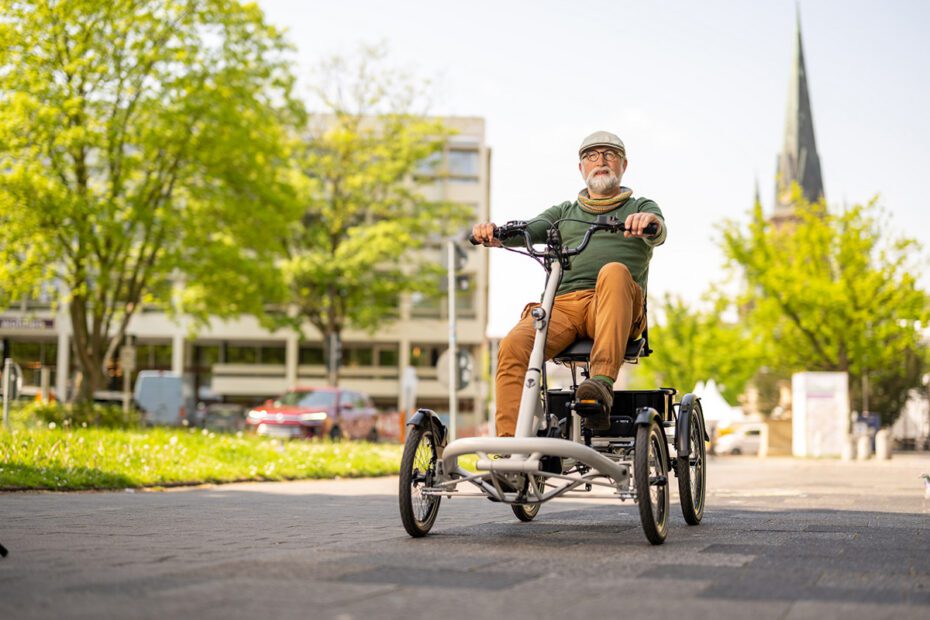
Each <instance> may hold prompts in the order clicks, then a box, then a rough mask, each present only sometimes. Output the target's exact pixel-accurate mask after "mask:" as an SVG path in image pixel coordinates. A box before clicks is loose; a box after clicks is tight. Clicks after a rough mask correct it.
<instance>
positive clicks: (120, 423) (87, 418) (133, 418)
mask: <svg viewBox="0 0 930 620" xmlns="http://www.w3.org/2000/svg"><path fill="white" fill-rule="evenodd" d="M24 409H25V410H26V412H27V413H28V414H31V416H32V417H34V418H35V419H36V420H39V421H41V422H42V423H43V425H48V424H50V423H53V422H54V423H55V425H56V426H58V427H59V428H66V427H69V426H70V427H72V428H74V427H83V426H97V427H103V428H134V427H138V426H140V425H141V422H142V419H141V416H140V414H139V412H138V411H136V410H135V409H130V410H129V412H128V413H124V412H123V409H122V407H120V406H119V405H101V404H97V403H76V404H73V405H62V404H60V403H33V404H31V405H26V406H25V407H24Z"/></svg>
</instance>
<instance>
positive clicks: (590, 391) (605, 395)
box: [575, 379, 614, 431]
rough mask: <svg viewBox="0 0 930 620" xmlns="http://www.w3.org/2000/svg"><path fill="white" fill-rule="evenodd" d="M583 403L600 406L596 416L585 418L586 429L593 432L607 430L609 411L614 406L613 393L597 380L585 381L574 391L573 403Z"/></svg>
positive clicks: (608, 426)
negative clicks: (587, 402) (595, 403)
mask: <svg viewBox="0 0 930 620" xmlns="http://www.w3.org/2000/svg"><path fill="white" fill-rule="evenodd" d="M584 401H589V402H590V401H596V402H597V403H598V404H599V405H600V411H598V413H597V415H592V416H588V417H587V418H585V423H586V424H587V426H588V428H590V429H591V430H593V431H606V430H607V429H609V428H610V409H611V408H612V407H613V404H614V393H613V391H611V390H610V388H608V387H607V386H606V385H604V383H602V382H601V381H598V380H597V379H585V380H584V381H583V382H582V383H581V385H579V386H578V389H577V390H576V391H575V402H578V403H584ZM592 404H593V403H592Z"/></svg>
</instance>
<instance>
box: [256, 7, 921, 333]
mask: <svg viewBox="0 0 930 620" xmlns="http://www.w3.org/2000/svg"><path fill="white" fill-rule="evenodd" d="M259 4H260V6H261V7H262V8H263V9H264V10H265V12H266V14H267V16H268V18H269V20H271V22H272V23H275V24H279V25H281V26H285V27H287V28H288V29H289V32H290V36H291V38H292V40H293V41H294V42H295V43H296V44H297V46H298V48H299V58H298V62H299V68H298V72H299V73H300V74H303V75H306V74H307V73H308V71H309V69H310V68H311V67H313V66H315V65H316V64H317V63H318V62H319V59H320V58H323V57H326V56H331V55H333V54H340V55H347V56H351V55H352V54H353V53H355V52H356V51H357V49H358V47H359V45H362V44H376V43H379V42H385V43H386V44H387V46H388V49H389V52H390V57H391V59H392V63H393V64H395V65H396V66H398V67H402V68H405V69H408V70H411V71H413V72H415V74H417V75H419V76H422V77H425V78H429V79H430V80H432V82H433V90H432V93H433V97H434V99H435V104H434V105H433V108H432V110H431V112H432V113H435V114H449V115H460V116H481V117H483V118H484V119H485V120H486V127H487V135H486V140H487V143H488V145H489V146H490V147H491V148H492V150H493V155H492V171H491V214H492V219H493V220H494V221H495V222H498V223H503V222H504V221H506V220H510V219H528V218H530V217H532V216H534V215H536V214H537V213H539V212H540V211H542V210H543V209H545V208H546V207H548V206H550V205H552V204H556V203H559V202H562V201H564V200H570V199H573V198H574V196H575V195H576V194H577V192H578V191H579V190H580V189H581V188H582V187H583V183H582V182H581V179H580V176H579V174H578V171H577V148H578V144H579V143H580V142H581V139H582V138H583V137H584V136H585V135H587V134H588V133H591V132H592V131H595V130H597V129H606V130H609V131H613V132H615V133H617V134H619V135H620V136H621V138H623V140H624V142H625V143H626V147H627V154H628V155H629V159H630V165H629V169H628V170H627V173H626V175H625V177H624V185H628V186H630V187H632V188H633V189H634V192H635V194H636V195H640V196H647V197H649V198H652V199H654V200H655V201H656V202H658V204H659V205H660V207H661V208H662V210H663V211H664V213H665V217H666V220H667V221H668V224H669V239H668V241H667V242H666V244H665V245H664V246H662V247H660V248H658V249H657V250H656V253H655V255H654V258H653V262H652V266H651V269H650V279H649V281H650V296H651V297H654V298H655V297H658V296H659V295H662V294H663V293H664V292H666V291H672V292H676V293H679V294H681V295H682V296H684V297H685V298H686V299H687V300H689V301H692V302H697V301H698V300H699V299H700V296H701V294H702V293H703V292H704V291H705V290H706V289H707V286H708V285H709V284H710V283H711V282H718V281H720V280H721V266H722V262H723V261H722V255H721V254H720V252H719V250H718V249H717V243H716V242H717V240H718V239H719V233H718V232H717V227H718V225H719V224H720V223H721V222H722V221H724V220H725V219H728V218H737V219H745V218H746V216H747V212H748V210H749V208H750V207H751V205H752V199H753V194H754V186H755V182H756V180H757V179H758V183H759V188H760V192H761V196H762V202H763V205H764V206H765V208H766V209H767V210H769V211H770V210H771V208H772V202H773V200H772V196H773V193H774V175H775V160H776V156H777V154H778V152H779V150H780V148H781V137H782V132H783V130H784V123H785V105H786V94H787V89H788V76H789V71H790V65H791V60H792V55H793V52H794V32H795V2H793V1H791V0H766V1H761V0H760V1H754V2H742V1H737V0H729V1H723V0H704V1H702V2H693V1H689V0H664V1H655V2H642V1H641V0H640V1H634V0H621V1H618V0H613V1H597V0H590V1H587V2H567V1H564V2H558V1H555V0H537V1H534V2H530V1H510V2H501V1H500V0H498V1H494V2H490V1H487V0H472V1H471V2H461V1H450V0H431V1H429V2H426V1H421V2H414V1H409V0H394V1H393V2H383V1H378V0H349V1H345V2H331V1H299V0H260V1H259ZM800 13H801V28H802V35H803V39H804V53H805V60H806V63H807V75H808V85H809V87H810V94H811V105H812V107H813V116H814V126H815V132H816V139H817V148H818V151H819V154H820V160H821V166H822V171H823V178H824V187H825V192H826V195H827V200H828V202H830V203H832V204H842V203H844V202H848V203H853V202H863V201H866V200H868V199H869V198H871V197H872V196H874V195H875V194H881V203H882V204H883V205H884V206H885V207H886V209H887V211H888V213H889V214H890V216H891V217H892V218H893V221H892V226H893V227H894V228H896V229H897V230H899V231H902V232H906V233H907V234H909V235H912V236H914V237H916V238H917V239H918V240H920V241H921V242H922V243H923V245H924V247H925V248H927V249H930V208H927V207H926V205H924V200H926V198H925V197H924V195H923V187H922V181H920V178H921V176H922V174H927V173H928V172H930V112H928V111H930V79H928V76H930V37H928V36H927V34H926V32H927V30H928V28H930V2H924V1H923V0H883V1H878V0H874V1H865V0H806V1H804V2H801V4H800ZM926 253H928V252H927V251H926V250H925V254H926ZM921 264H922V265H924V266H927V265H928V262H927V261H926V260H923V261H922V262H921ZM923 282H924V285H925V287H926V288H930V276H925V277H924V279H923ZM542 285H543V271H542V269H541V268H539V267H538V266H537V265H536V264H535V263H533V262H532V261H530V260H528V259H525V258H523V257H520V256H515V255H512V254H510V253H505V252H500V251H498V252H495V253H494V255H492V263H491V298H490V304H491V316H490V325H489V329H488V331H489V334H490V335H492V336H496V335H503V334H505V333H506V332H507V331H508V330H509V329H510V327H511V326H512V325H513V323H514V322H515V321H516V319H517V318H518V316H517V314H518V313H519V311H520V309H521V308H522V307H523V304H524V303H525V302H526V301H530V300H533V299H536V298H538V296H539V293H540V292H541V290H542Z"/></svg>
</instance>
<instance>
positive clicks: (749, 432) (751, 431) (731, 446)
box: [714, 424, 762, 456]
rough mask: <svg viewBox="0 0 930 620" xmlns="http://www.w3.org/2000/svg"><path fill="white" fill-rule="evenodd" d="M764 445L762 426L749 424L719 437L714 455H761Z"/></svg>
mask: <svg viewBox="0 0 930 620" xmlns="http://www.w3.org/2000/svg"><path fill="white" fill-rule="evenodd" d="M761 444H762V425H760V424H749V425H745V426H739V427H736V428H734V429H733V430H732V431H731V432H728V433H725V434H721V435H718V436H717V440H716V441H715V442H714V454H750V455H752V456H755V455H757V454H759V447H760V446H761Z"/></svg>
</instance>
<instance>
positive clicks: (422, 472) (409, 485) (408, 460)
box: [398, 428, 440, 538]
mask: <svg viewBox="0 0 930 620" xmlns="http://www.w3.org/2000/svg"><path fill="white" fill-rule="evenodd" d="M437 460H438V454H437V452H436V438H435V437H434V436H433V432H432V431H431V430H423V429H419V428H411V429H410V432H409V433H408V434H407V441H406V442H405V443H404V454H403V456H402V457H401V460H400V493H399V494H398V496H399V499H400V519H401V521H403V523H404V529H405V530H407V533H408V534H410V535H411V536H413V537H414V538H420V537H423V536H426V535H427V534H428V533H429V531H430V529H432V527H433V523H435V522H436V514H437V513H438V512H439V500H440V497H439V496H434V497H423V495H421V494H420V493H421V491H422V489H423V487H427V486H432V484H433V481H434V480H435V478H436V467H437Z"/></svg>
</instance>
